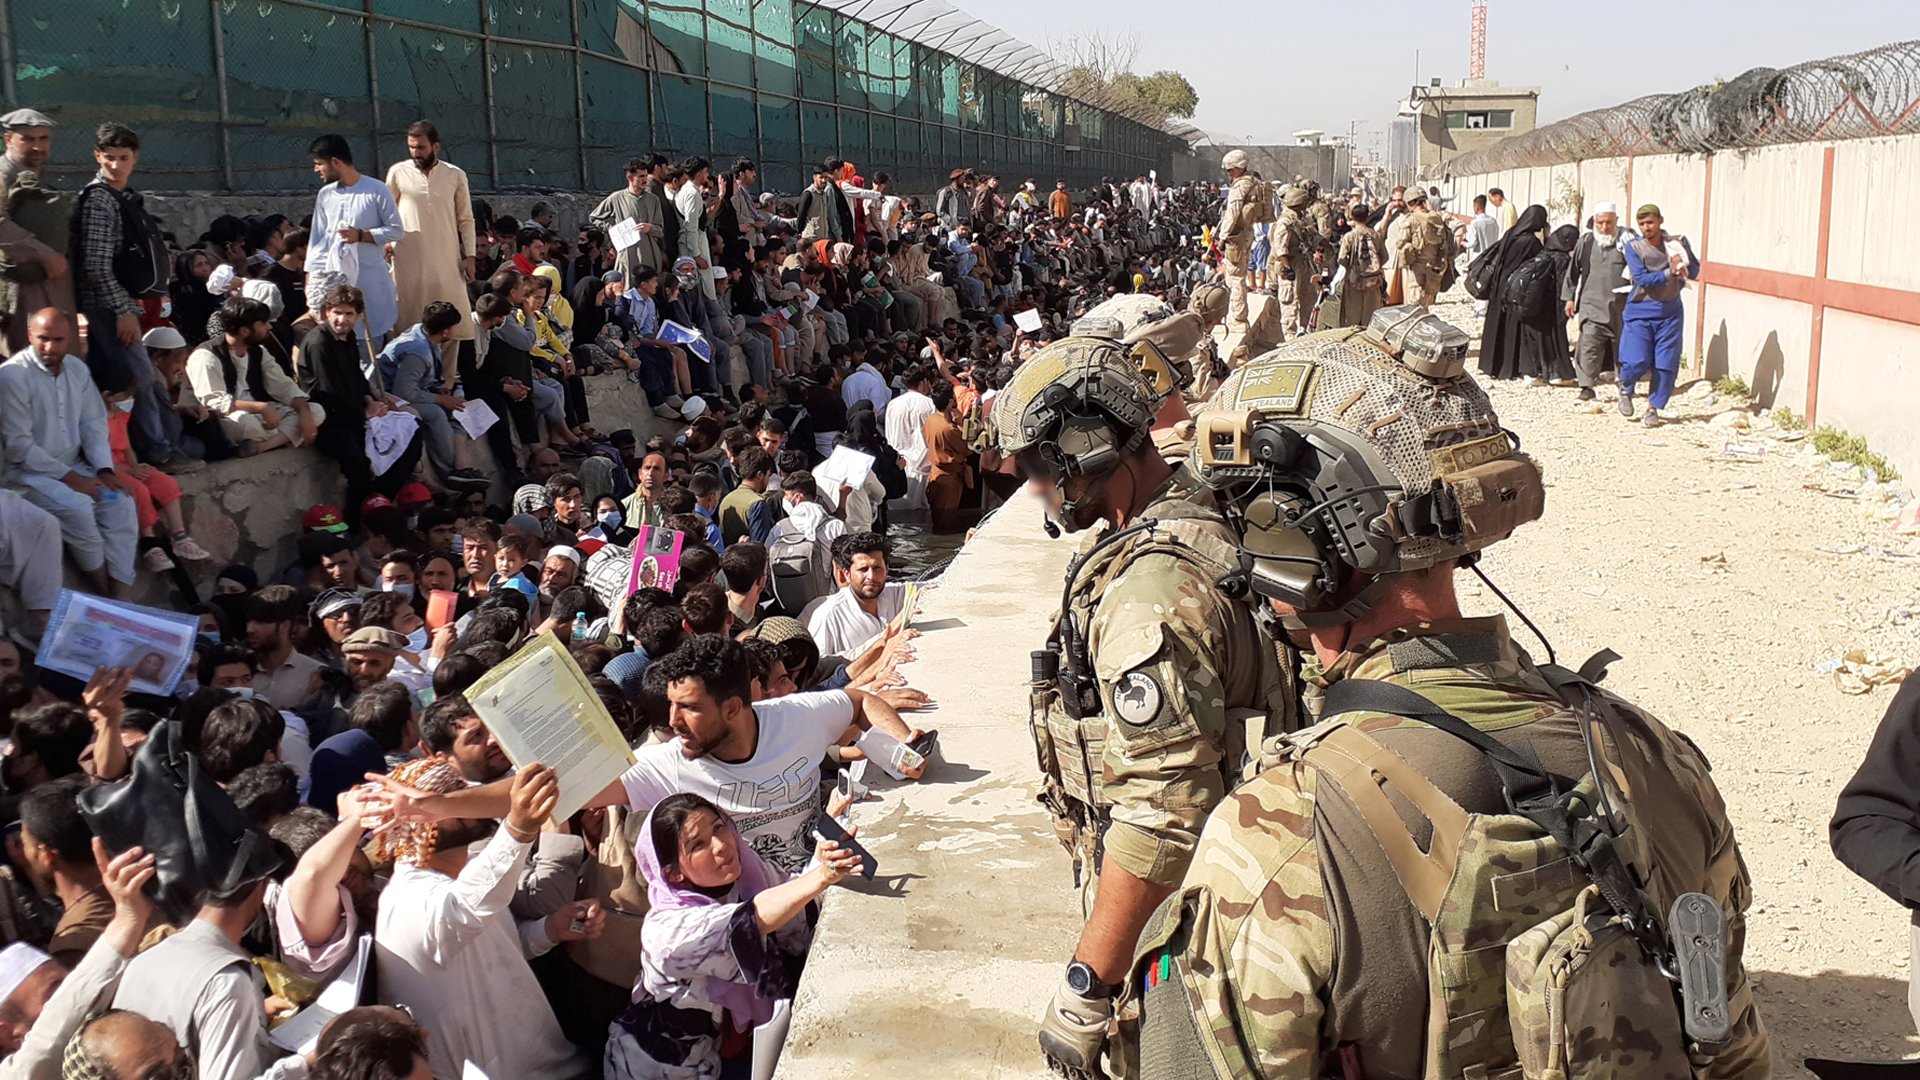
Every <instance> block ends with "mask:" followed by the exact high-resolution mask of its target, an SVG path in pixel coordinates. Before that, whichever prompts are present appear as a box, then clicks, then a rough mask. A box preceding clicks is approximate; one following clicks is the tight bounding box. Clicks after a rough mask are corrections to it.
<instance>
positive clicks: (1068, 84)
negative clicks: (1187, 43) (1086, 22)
mask: <svg viewBox="0 0 1920 1080" xmlns="http://www.w3.org/2000/svg"><path fill="white" fill-rule="evenodd" d="M1047 51H1048V52H1050V53H1052V54H1053V55H1054V56H1055V57H1057V58H1059V60H1060V62H1061V64H1062V65H1063V66H1064V67H1065V68H1066V69H1067V71H1066V74H1065V76H1063V77H1062V78H1061V80H1060V83H1059V85H1058V86H1056V87H1055V89H1056V90H1057V91H1058V92H1060V93H1062V94H1066V95H1067V96H1069V97H1074V98H1078V99H1080V100H1082V101H1085V102H1087V103H1088V104H1090V105H1096V106H1099V107H1100V108H1104V109H1111V110H1113V111H1114V112H1117V113H1120V114H1122V115H1125V116H1131V117H1133V118H1135V119H1138V120H1142V121H1144V122H1146V123H1149V124H1160V123H1163V122H1164V121H1166V119H1167V118H1169V117H1180V118H1182V119H1184V118H1186V117H1190V116H1192V115H1193V111H1194V109H1195V108H1197V107H1198V106H1199V104H1200V95H1199V94H1198V93H1196V92H1195V91H1194V89H1193V84H1192V83H1189V82H1188V81H1187V79H1186V76H1184V75H1182V74H1180V73H1179V72H1177V71H1156V72H1154V73H1153V74H1151V75H1147V76H1140V75H1135V74H1134V73H1133V62H1134V61H1135V60H1136V59H1138V58H1139V56H1140V35H1139V34H1137V33H1123V34H1118V35H1115V36H1113V37H1107V36H1105V35H1103V34H1101V33H1100V32H1099V31H1097V30H1096V31H1094V32H1092V33H1089V34H1082V35H1077V36H1074V37H1070V38H1066V39H1064V40H1060V41H1049V42H1048V43H1047Z"/></svg>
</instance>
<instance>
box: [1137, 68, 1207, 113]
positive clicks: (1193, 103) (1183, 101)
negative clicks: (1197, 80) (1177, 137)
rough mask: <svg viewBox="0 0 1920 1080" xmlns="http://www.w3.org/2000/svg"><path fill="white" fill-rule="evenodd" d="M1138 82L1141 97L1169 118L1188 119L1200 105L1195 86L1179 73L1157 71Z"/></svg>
mask: <svg viewBox="0 0 1920 1080" xmlns="http://www.w3.org/2000/svg"><path fill="white" fill-rule="evenodd" d="M1137 82H1138V93H1139V94H1140V97H1141V98H1142V99H1144V100H1145V101H1146V102H1147V104H1149V105H1152V106H1153V107H1154V108H1156V109H1159V110H1160V111H1161V112H1163V113H1166V114H1167V115H1168V116H1175V117H1179V118H1180V119H1182V120H1185V119H1188V118H1190V117H1192V116H1193V110H1194V109H1195V108H1196V107H1198V106H1199V104H1200V95H1199V94H1197V93H1195V92H1194V89H1193V84H1192V83H1190V82H1188V81H1187V77H1186V76H1185V75H1182V74H1180V73H1179V72H1177V71H1156V72H1154V73H1153V74H1151V75H1149V76H1147V77H1146V78H1144V79H1140V80H1137Z"/></svg>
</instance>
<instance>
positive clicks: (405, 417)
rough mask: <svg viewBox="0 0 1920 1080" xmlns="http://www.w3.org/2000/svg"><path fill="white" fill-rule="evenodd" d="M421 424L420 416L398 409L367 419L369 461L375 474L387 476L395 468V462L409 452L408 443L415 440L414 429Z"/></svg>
mask: <svg viewBox="0 0 1920 1080" xmlns="http://www.w3.org/2000/svg"><path fill="white" fill-rule="evenodd" d="M419 426H420V418H419V417H417V416H415V415H413V414H412V413H409V412H401V411H400V410H398V409H393V410H390V411H388V412H384V413H381V414H380V415H379V416H376V417H374V418H373V419H371V420H368V421H367V461H368V462H369V463H371V464H372V465H373V475H375V476H385V475H386V472H387V470H388V469H391V468H393V463H394V462H396V461H399V460H400V455H401V454H404V453H406V452H407V444H408V443H410V442H412V441H413V431H414V429H415V428H417V427H419Z"/></svg>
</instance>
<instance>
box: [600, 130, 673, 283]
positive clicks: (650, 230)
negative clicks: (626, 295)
mask: <svg viewBox="0 0 1920 1080" xmlns="http://www.w3.org/2000/svg"><path fill="white" fill-rule="evenodd" d="M656 156H657V155H656ZM652 168H653V166H652V163H651V162H649V161H648V160H647V159H645V158H630V159H628V161H627V186H626V187H624V188H621V189H620V190H619V191H616V192H614V193H613V194H611V195H609V196H607V197H606V198H604V199H601V200H600V205H599V206H596V207H594V208H593V213H591V214H589V215H587V220H588V221H590V222H592V223H593V227H594V228H596V229H605V230H607V237H608V242H609V243H614V244H615V246H616V247H617V246H618V244H617V242H615V241H614V240H613V239H612V237H613V227H614V226H615V225H617V224H619V223H621V222H623V221H631V222H633V223H634V225H635V226H636V227H637V228H638V229H639V230H640V239H639V240H637V241H635V242H634V243H632V244H629V245H627V246H626V247H622V248H620V249H619V255H618V256H617V259H618V261H617V262H616V263H615V268H616V269H618V270H619V271H620V275H621V280H623V281H632V280H633V275H634V273H635V272H637V271H638V270H640V269H641V268H642V267H644V268H646V269H648V270H652V271H655V272H656V273H657V272H658V271H659V269H660V262H661V259H660V253H661V250H662V248H661V246H660V245H661V237H662V236H663V235H664V234H665V221H666V217H665V215H666V207H665V205H664V204H663V203H662V202H661V201H660V196H659V194H657V193H656V192H655V191H654V190H653V187H652V185H651V183H650V182H649V181H650V176H649V173H650V172H651V171H652Z"/></svg>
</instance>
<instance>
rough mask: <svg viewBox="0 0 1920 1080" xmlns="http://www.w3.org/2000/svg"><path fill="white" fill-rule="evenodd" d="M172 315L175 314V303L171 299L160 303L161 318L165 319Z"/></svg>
mask: <svg viewBox="0 0 1920 1080" xmlns="http://www.w3.org/2000/svg"><path fill="white" fill-rule="evenodd" d="M172 314H173V301H172V300H171V299H166V300H162V301H160V317H161V318H163V319H164V318H166V317H167V316H169V315H172Z"/></svg>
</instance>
